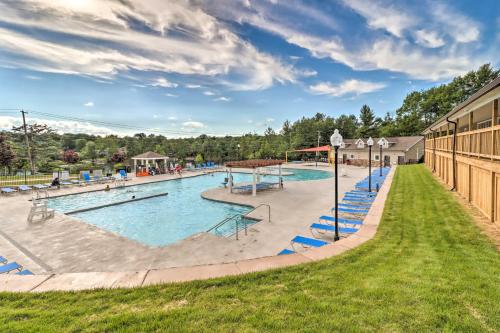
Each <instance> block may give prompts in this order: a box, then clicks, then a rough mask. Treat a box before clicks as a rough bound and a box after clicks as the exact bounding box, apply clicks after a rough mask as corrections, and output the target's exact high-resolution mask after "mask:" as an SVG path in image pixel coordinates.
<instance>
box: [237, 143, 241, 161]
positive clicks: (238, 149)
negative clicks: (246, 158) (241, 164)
mask: <svg viewBox="0 0 500 333" xmlns="http://www.w3.org/2000/svg"><path fill="white" fill-rule="evenodd" d="M240 147H241V146H240V144H239V143H238V160H240Z"/></svg>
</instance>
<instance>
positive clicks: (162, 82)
mask: <svg viewBox="0 0 500 333" xmlns="http://www.w3.org/2000/svg"><path fill="white" fill-rule="evenodd" d="M150 85H151V86H153V87H163V88H177V86H178V84H177V83H174V82H170V81H169V80H167V79H166V78H164V77H159V78H157V79H155V80H154V81H153V82H152V83H151V84H150Z"/></svg>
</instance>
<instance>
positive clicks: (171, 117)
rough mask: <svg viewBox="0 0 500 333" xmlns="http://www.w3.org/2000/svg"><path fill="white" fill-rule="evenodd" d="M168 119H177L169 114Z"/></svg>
mask: <svg viewBox="0 0 500 333" xmlns="http://www.w3.org/2000/svg"><path fill="white" fill-rule="evenodd" d="M168 120H177V117H174V116H170V117H168Z"/></svg>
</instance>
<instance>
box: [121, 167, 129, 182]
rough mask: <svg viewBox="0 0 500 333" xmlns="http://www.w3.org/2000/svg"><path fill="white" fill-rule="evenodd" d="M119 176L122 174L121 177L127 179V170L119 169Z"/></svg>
mask: <svg viewBox="0 0 500 333" xmlns="http://www.w3.org/2000/svg"><path fill="white" fill-rule="evenodd" d="M120 176H122V179H124V180H128V176H127V171H125V170H123V169H122V170H120Z"/></svg>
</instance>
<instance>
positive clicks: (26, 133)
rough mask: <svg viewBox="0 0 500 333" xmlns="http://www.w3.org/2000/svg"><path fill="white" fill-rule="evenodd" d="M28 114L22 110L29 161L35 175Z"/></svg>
mask: <svg viewBox="0 0 500 333" xmlns="http://www.w3.org/2000/svg"><path fill="white" fill-rule="evenodd" d="M26 113H28V112H26V111H24V110H21V114H22V115H23V130H24V138H25V140H26V149H27V151H28V159H29V162H30V169H31V174H33V173H35V167H34V166H33V159H32V158H31V148H30V140H29V138H28V128H27V126H26V116H25V114H26Z"/></svg>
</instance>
